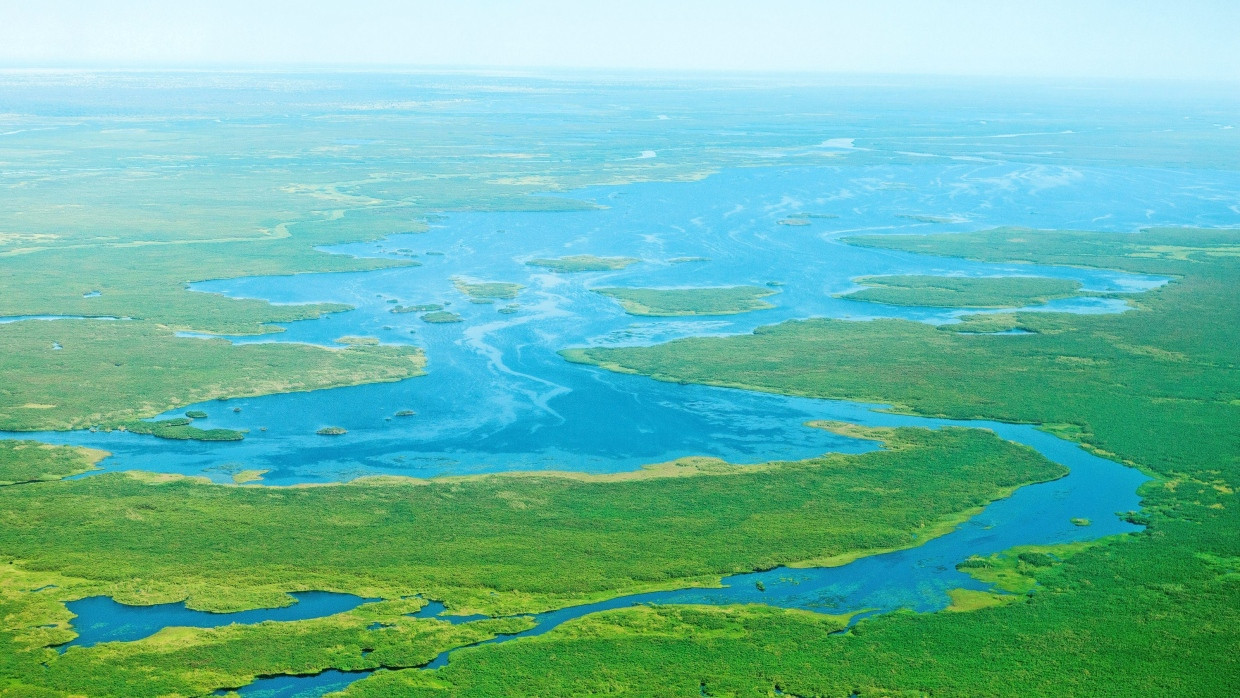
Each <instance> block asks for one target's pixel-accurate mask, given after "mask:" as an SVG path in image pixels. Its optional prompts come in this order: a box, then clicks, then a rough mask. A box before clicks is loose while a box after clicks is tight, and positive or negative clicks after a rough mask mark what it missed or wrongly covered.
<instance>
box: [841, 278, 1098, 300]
mask: <svg viewBox="0 0 1240 698" xmlns="http://www.w3.org/2000/svg"><path fill="white" fill-rule="evenodd" d="M853 281H855V282H856V283H858V284H861V285H862V286H867V287H868V288H863V289H861V290H859V291H852V292H850V293H845V294H841V295H840V297H841V298H847V299H848V300H854V301H867V302H870V303H886V304H887V305H922V306H933V307H940V308H1020V307H1024V306H1030V305H1042V304H1044V303H1046V302H1047V301H1051V300H1055V299H1057V298H1071V297H1072V296H1075V295H1076V294H1077V293H1078V292H1079V291H1080V289H1081V284H1080V282H1079V281H1073V280H1072V279H1052V278H1046V277H1037V276H999V277H966V276H922V275H908V276H863V277H860V278H857V279H853Z"/></svg>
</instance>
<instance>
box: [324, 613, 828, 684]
mask: <svg viewBox="0 0 1240 698" xmlns="http://www.w3.org/2000/svg"><path fill="white" fill-rule="evenodd" d="M846 623H847V619H846V618H844V617H840V616H831V615H825V614H821V613H811V612H808V611H797V610H786V609H780V608H772V607H770V606H756V605H744V606H719V607H716V606H642V607H637V608H628V609H622V610H616V611H607V612H605V613H597V614H593V615H589V616H585V617H582V618H577V619H574V620H571V621H569V622H567V623H565V624H564V625H562V626H560V627H558V628H556V629H554V630H552V631H551V632H549V633H547V634H546V635H539V636H535V637H532V638H529V639H522V640H519V641H517V642H511V643H506V644H504V645H496V646H493V647H479V648H470V649H463V650H460V651H458V652H456V653H454V654H453V655H452V661H451V662H449V664H448V666H447V667H445V668H443V669H440V670H437V671H434V672H426V671H394V672H385V673H383V674H379V675H375V676H373V677H370V678H367V679H363V680H362V681H359V682H357V683H355V684H353V685H352V686H350V687H349V688H348V689H347V690H346V691H345V692H344V693H343V695H344V696H347V697H348V698H381V697H387V696H410V697H422V696H448V695H451V696H488V697H491V696H514V697H515V696H529V695H541V696H584V695H625V696H702V695H705V696H767V695H771V694H772V693H773V691H774V690H775V689H777V688H780V687H781V686H784V687H786V686H787V683H785V681H786V679H785V678H784V677H785V676H795V675H797V674H798V673H801V672H802V671H806V670H808V671H815V670H821V668H822V664H823V662H822V661H821V659H820V658H819V657H817V656H815V653H817V652H821V651H822V648H823V647H824V646H825V645H827V644H829V643H832V642H836V643H838V642H839V638H835V637H831V636H830V633H833V632H836V631H838V630H840V629H841V628H843V627H844V626H845V625H846ZM755 639H760V640H761V642H755ZM725 658H726V659H725ZM535 666H537V667H540V669H541V670H540V671H539V672H538V673H539V676H538V680H537V681H533V680H530V679H531V678H532V677H530V676H528V675H527V674H526V673H525V671H526V670H527V668H529V667H535ZM505 667H508V668H509V670H510V672H511V673H510V674H509V676H507V677H505V676H504V673H505ZM732 667H738V668H741V670H742V671H743V672H744V674H745V675H755V676H760V677H764V678H760V679H757V680H754V681H738V680H736V678H735V676H734V675H733V674H732V672H731V671H730V669H731V668H732ZM792 667H796V668H795V669H793V668H792ZM738 673H739V672H738ZM801 695H813V694H801ZM828 695H840V696H846V695H848V692H847V691H845V692H843V693H838V694H828Z"/></svg>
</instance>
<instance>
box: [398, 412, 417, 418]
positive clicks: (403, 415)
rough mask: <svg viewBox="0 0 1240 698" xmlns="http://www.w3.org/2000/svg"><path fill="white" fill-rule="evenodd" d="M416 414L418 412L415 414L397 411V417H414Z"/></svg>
mask: <svg viewBox="0 0 1240 698" xmlns="http://www.w3.org/2000/svg"><path fill="white" fill-rule="evenodd" d="M415 414H417V412H414V411H413V410H397V412H396V416H397V417H412V416H413V415H415Z"/></svg>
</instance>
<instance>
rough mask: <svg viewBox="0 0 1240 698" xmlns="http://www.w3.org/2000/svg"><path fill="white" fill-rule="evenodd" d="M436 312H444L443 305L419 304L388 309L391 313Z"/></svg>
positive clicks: (395, 306)
mask: <svg viewBox="0 0 1240 698" xmlns="http://www.w3.org/2000/svg"><path fill="white" fill-rule="evenodd" d="M435 310H443V305H441V304H439V303H419V304H416V305H394V306H392V307H391V308H388V312H389V313H397V314H400V313H427V312H432V311H435Z"/></svg>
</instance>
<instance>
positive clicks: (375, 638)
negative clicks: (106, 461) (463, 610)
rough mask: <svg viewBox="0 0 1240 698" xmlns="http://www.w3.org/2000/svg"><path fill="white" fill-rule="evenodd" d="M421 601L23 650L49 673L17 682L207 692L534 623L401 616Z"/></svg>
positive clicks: (81, 690)
mask: <svg viewBox="0 0 1240 698" xmlns="http://www.w3.org/2000/svg"><path fill="white" fill-rule="evenodd" d="M423 603H424V602H422V601H421V600H419V599H408V600H401V601H388V602H383V603H372V604H366V605H363V606H361V607H359V608H357V609H355V610H353V611H350V612H347V613H341V614H337V615H334V616H330V617H327V618H318V619H313V620H303V621H292V622H266V623H259V624H255V625H225V626H223V627H219V628H201V629H200V628H167V629H164V630H162V631H160V632H159V633H157V634H155V635H153V636H151V637H149V638H145V639H142V640H138V641H136V642H121V643H115V642H114V643H104V644H99V645H95V646H93V647H88V648H82V647H73V648H70V649H69V650H68V651H67V652H65V654H64V655H59V656H58V655H57V654H56V652H55V651H54V650H50V649H31V650H26V651H25V652H24V653H23V654H28V655H30V657H31V658H34V657H39V658H42V659H45V660H47V668H46V669H41V671H42V675H39V674H36V673H33V672H30V673H29V676H28V677H21V678H20V679H18V681H19V683H18V686H21V685H22V684H23V683H25V682H26V681H29V683H28V684H26V686H27V687H28V688H25V689H24V690H25V691H30V690H39V689H42V690H45V691H46V690H49V689H50V690H52V691H56V692H63V693H66V694H73V695H91V696H98V695H110V696H126V697H127V698H128V697H135V698H136V697H138V696H168V695H208V694H210V693H211V692H212V691H214V690H217V689H224V688H233V687H238V686H242V685H245V684H248V683H250V682H251V681H253V680H254V679H255V678H257V677H259V676H264V675H271V674H283V673H288V674H312V673H317V672H319V671H322V670H324V669H327V668H338V669H344V670H359V669H373V668H377V667H411V666H417V665H419V664H424V663H425V662H428V661H430V660H431V659H433V658H434V657H435V655H437V654H438V653H439V652H442V651H443V650H446V649H449V648H451V647H455V646H460V645H464V644H470V643H473V642H478V641H480V640H484V639H488V638H490V637H494V636H495V635H496V634H497V633H500V632H514V631H518V630H522V629H524V628H525V627H528V625H529V620H528V619H525V618H517V619H506V620H484V621H481V622H473V623H468V624H463V625H451V624H449V623H446V622H443V621H437V620H429V619H413V618H408V617H405V616H404V614H405V613H409V612H411V611H414V610H416V609H417V608H418V607H419V606H420V605H422V604H423ZM54 632H58V633H61V634H64V633H66V631H64V630H55V631H54ZM6 649H11V647H10V648H6ZM15 659H17V660H20V659H26V657H23V656H20V655H19V656H17V657H10V658H9V661H8V662H7V663H8V664H9V665H10V667H12V665H13V664H14V661H13V660H15ZM0 662H4V660H0ZM10 667H6V668H10ZM18 676H20V675H18ZM33 686H38V687H39V688H38V689H34V688H33ZM20 691H22V689H19V694H20V695H29V693H26V692H20Z"/></svg>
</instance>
